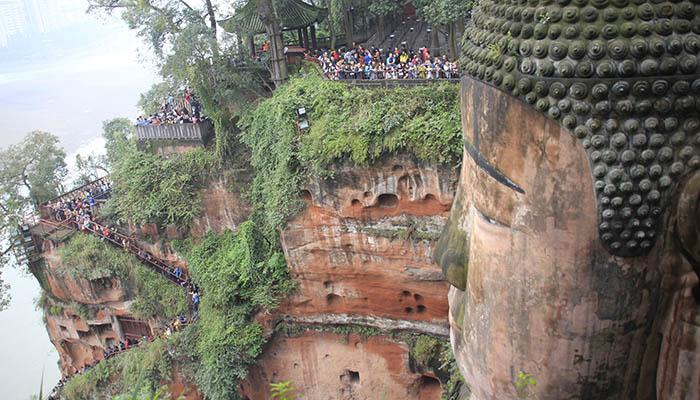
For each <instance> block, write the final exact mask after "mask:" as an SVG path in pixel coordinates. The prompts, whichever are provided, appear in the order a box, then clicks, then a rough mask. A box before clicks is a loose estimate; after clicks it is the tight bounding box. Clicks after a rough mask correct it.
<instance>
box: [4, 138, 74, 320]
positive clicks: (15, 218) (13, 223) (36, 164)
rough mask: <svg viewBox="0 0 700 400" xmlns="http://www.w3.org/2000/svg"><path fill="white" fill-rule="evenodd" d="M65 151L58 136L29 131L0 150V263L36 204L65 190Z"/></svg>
mask: <svg viewBox="0 0 700 400" xmlns="http://www.w3.org/2000/svg"><path fill="white" fill-rule="evenodd" d="M65 157H66V154H65V152H64V151H63V149H62V148H61V146H60V145H59V143H58V138H57V137H56V136H55V135H52V134H50V133H47V132H41V131H34V132H31V133H29V134H28V135H27V136H26V137H25V138H24V140H22V142H20V143H18V144H15V145H12V146H9V147H8V148H6V149H3V150H0V215H1V216H2V218H1V219H0V265H2V266H5V265H7V264H8V263H9V262H10V260H11V258H12V256H13V255H14V254H16V253H13V251H15V250H17V249H16V244H15V243H16V238H17V236H18V233H19V231H18V228H19V226H20V224H21V223H22V222H23V221H24V219H25V218H27V217H28V216H30V215H31V214H32V213H33V212H34V211H35V210H36V209H37V207H38V205H39V204H41V203H43V202H45V201H47V200H50V199H52V198H53V197H56V196H57V195H58V194H60V193H61V192H63V191H64V187H63V181H64V179H65V178H66V176H67V174H68V169H67V168H66V163H65ZM1 273H2V270H0V309H3V308H4V307H6V306H7V304H8V301H9V298H8V293H7V285H6V284H4V282H3V280H2V275H1Z"/></svg>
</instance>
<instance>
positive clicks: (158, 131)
mask: <svg viewBox="0 0 700 400" xmlns="http://www.w3.org/2000/svg"><path fill="white" fill-rule="evenodd" d="M213 134H214V126H213V124H212V123H211V121H209V120H206V121H202V122H199V123H196V124H172V125H137V126H136V138H137V139H138V141H139V142H145V141H151V140H182V141H195V142H201V143H206V142H207V141H208V140H209V139H210V138H211V137H212V136H213Z"/></svg>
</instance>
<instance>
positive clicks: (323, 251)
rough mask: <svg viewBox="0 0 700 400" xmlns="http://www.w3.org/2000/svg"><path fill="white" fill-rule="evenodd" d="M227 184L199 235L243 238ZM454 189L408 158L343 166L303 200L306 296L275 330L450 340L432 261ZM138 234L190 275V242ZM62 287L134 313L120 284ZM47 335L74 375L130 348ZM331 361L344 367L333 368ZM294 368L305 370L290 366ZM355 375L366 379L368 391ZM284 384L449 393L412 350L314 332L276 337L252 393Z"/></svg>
mask: <svg viewBox="0 0 700 400" xmlns="http://www.w3.org/2000/svg"><path fill="white" fill-rule="evenodd" d="M238 178H240V177H237V179H238ZM230 179H233V178H227V179H221V180H218V181H216V182H214V183H212V185H211V186H210V187H209V188H207V189H205V190H203V191H202V202H203V205H202V212H201V216H200V218H198V219H197V220H196V221H195V222H194V223H193V225H192V230H191V234H192V235H193V236H201V235H204V234H205V233H206V232H207V231H210V230H211V231H214V232H222V231H223V230H224V229H235V228H236V227H237V226H238V225H239V224H240V223H241V222H242V221H243V220H245V218H246V217H247V215H248V213H249V211H250V208H249V206H248V205H247V204H246V203H245V202H244V201H243V200H241V196H240V193H238V192H231V191H230V188H231V187H233V186H236V185H233V184H232V181H231V180H230ZM240 179H245V177H243V178H240ZM456 181H457V177H456V171H454V170H450V169H448V168H443V167H441V168H437V167H435V166H431V165H425V164H421V163H418V162H416V160H414V159H413V158H411V157H395V158H385V159H383V160H382V161H381V162H379V163H377V164H376V165H373V166H370V167H366V168H358V167H356V166H350V165H343V166H339V167H338V168H337V169H336V170H335V177H334V179H333V180H313V181H310V182H309V184H308V187H307V189H306V190H305V191H303V192H302V193H303V197H304V200H305V201H306V203H307V207H306V208H305V210H304V211H303V212H302V213H301V214H300V215H298V216H297V217H296V218H294V219H293V221H291V222H290V223H289V225H288V226H287V228H286V229H285V230H284V231H283V232H282V235H281V236H282V245H283V249H284V252H285V255H286V257H287V261H288V263H289V265H290V268H291V270H292V275H293V277H294V278H295V279H296V281H297V282H298V284H299V290H298V291H297V293H296V294H295V295H294V296H293V297H292V298H290V299H288V300H287V301H285V302H284V303H283V304H282V306H281V307H280V309H279V310H278V315H276V316H271V320H274V319H286V320H287V321H291V322H296V323H303V324H316V325H319V324H320V325H364V326H373V327H376V328H380V329H383V330H387V331H389V330H403V331H410V332H417V333H427V334H431V335H436V336H443V337H445V336H446V335H447V334H448V326H447V313H448V304H447V290H448V284H447V282H446V281H445V280H444V278H443V275H442V272H441V270H440V268H439V267H438V266H436V265H435V264H434V263H433V262H432V257H433V252H434V245H435V241H436V240H437V238H438V236H439V234H440V232H441V231H442V229H443V226H444V224H445V222H446V221H447V217H448V214H449V209H450V207H451V203H452V200H453V196H454V187H455V184H456ZM133 231H134V232H136V233H137V236H138V238H139V239H140V240H141V245H142V246H143V247H144V248H146V249H148V250H149V251H151V252H152V253H153V254H155V255H156V256H158V257H161V258H163V259H166V260H168V261H170V262H172V263H174V264H180V265H184V264H183V263H184V260H182V259H180V258H179V257H178V256H177V254H175V252H174V251H173V249H172V248H171V247H170V245H169V243H168V239H173V238H177V237H180V236H181V233H179V232H178V231H177V230H176V229H174V228H173V227H170V228H168V229H166V230H165V231H162V230H159V229H157V227H155V226H152V225H148V226H145V227H141V228H139V229H135V227H134V229H133ZM45 256H46V257H47V259H48V260H49V262H48V264H49V268H48V270H49V271H52V270H54V269H55V268H56V267H55V266H57V265H60V259H58V257H57V255H56V254H55V252H54V251H47V252H45ZM63 279H64V278H61V277H57V276H53V275H52V274H51V273H49V282H50V284H51V292H52V293H54V292H55V294H56V295H57V297H59V298H61V299H64V300H65V301H70V300H75V301H78V302H81V303H82V302H84V303H87V304H99V305H101V306H105V307H107V308H106V310H108V311H105V314H106V315H109V316H110V317H114V318H115V319H116V318H117V317H120V316H122V314H120V313H121V312H122V311H123V310H126V309H128V302H127V301H128V293H127V292H128V288H124V287H123V285H122V284H119V283H117V284H116V286H115V289H114V290H112V291H109V292H105V293H103V292H98V291H96V290H95V288H94V287H93V286H91V285H90V284H89V282H87V283H86V282H70V281H66V282H63ZM76 321H77V320H76ZM61 324H63V325H64V326H65V327H66V330H67V331H68V333H66V332H64V329H63V328H60V326H61ZM49 325H50V328H49V332H50V335H51V337H52V340H54V343H55V344H57V347H60V346H63V348H65V350H62V353H63V356H62V360H65V361H64V365H65V369H64V370H65V371H67V372H69V371H73V370H74V369H77V368H80V367H82V365H84V363H86V362H89V361H91V360H92V359H93V358H98V356H99V357H101V354H102V348H103V347H104V346H105V343H106V341H107V340H108V339H111V338H115V337H118V338H121V337H122V336H121V335H122V333H120V332H119V331H118V329H117V328H116V327H115V328H114V329H112V330H110V331H105V332H104V333H102V334H97V335H96V334H94V332H93V330H87V331H83V332H84V333H82V334H81V333H79V332H80V331H79V329H78V328H75V327H73V325H70V324H69V323H68V321H66V320H65V318H55V319H51V322H50V323H49ZM88 328H89V326H88ZM100 329H106V328H100ZM81 335H82V336H81ZM88 335H90V338H88V337H87V336H88ZM319 354H320V355H321V358H320V359H318V357H317V355H319ZM326 354H329V355H332V356H333V357H337V360H343V363H342V364H340V363H333V365H334V368H327V367H325V366H324V364H323V363H324V362H327V361H328V359H326V358H324V357H325V355H326ZM288 360H296V361H293V362H291V363H287V361H288ZM324 360H325V361H324ZM295 362H296V363H298V365H299V367H294V366H293V365H294V363H295ZM340 366H344V367H343V368H342V370H338V368H340ZM336 367H337V368H336ZM346 370H347V371H354V372H357V373H359V374H360V378H359V379H360V381H359V382H360V383H359V384H358V382H357V381H355V380H354V379H355V378H354V375H352V374H350V375H348V373H346V372H347V371H346ZM274 371H276V374H274V373H273V372H274ZM343 374H345V375H343ZM283 376H285V377H288V378H286V379H290V380H292V382H293V383H294V384H295V385H296V386H297V387H298V388H300V389H302V388H303V390H300V392H301V393H303V394H304V398H305V399H310V400H313V399H319V400H320V399H324V400H325V399H328V398H338V399H354V398H357V399H368V398H378V397H377V396H381V393H382V391H383V390H386V392H387V397H386V398H389V399H391V398H396V399H438V398H439V397H440V394H441V389H440V383H439V381H438V380H437V379H436V378H435V377H428V376H425V377H424V376H422V375H421V374H419V373H416V372H411V368H410V366H409V364H408V349H407V348H406V346H405V345H404V344H402V343H400V342H398V341H397V340H395V339H392V338H391V337H389V336H384V335H380V336H376V337H373V338H370V339H368V340H360V339H359V338H357V337H354V336H353V337H352V338H351V340H350V342H346V339H345V338H344V337H341V336H338V335H333V334H328V333H319V332H316V331H310V332H307V333H304V334H302V335H301V336H300V337H298V338H286V337H282V336H275V337H274V338H273V339H272V341H271V342H270V343H269V344H268V346H267V348H266V350H265V352H264V354H263V356H262V360H261V362H260V364H259V365H258V368H256V369H255V370H254V372H253V374H252V375H251V378H250V379H249V380H248V381H246V382H244V384H243V388H244V392H245V393H248V395H249V397H250V398H251V399H256V400H257V399H264V398H267V396H268V391H269V383H271V382H275V381H278V380H279V379H281V377H283ZM326 384H327V386H326ZM176 386H177V385H176ZM329 396H330V397H329ZM333 396H336V397H333ZM348 396H349V397H348Z"/></svg>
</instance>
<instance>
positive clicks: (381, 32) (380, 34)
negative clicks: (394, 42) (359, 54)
mask: <svg viewBox="0 0 700 400" xmlns="http://www.w3.org/2000/svg"><path fill="white" fill-rule="evenodd" d="M385 29H386V17H385V16H384V15H380V16H379V26H378V27H377V39H378V40H379V41H380V42H382V41H384V38H385V37H386V31H385ZM370 45H374V43H370Z"/></svg>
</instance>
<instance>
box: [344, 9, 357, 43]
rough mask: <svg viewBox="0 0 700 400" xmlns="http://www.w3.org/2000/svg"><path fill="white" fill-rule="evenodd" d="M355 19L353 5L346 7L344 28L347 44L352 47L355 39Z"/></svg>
mask: <svg viewBox="0 0 700 400" xmlns="http://www.w3.org/2000/svg"><path fill="white" fill-rule="evenodd" d="M352 25H353V21H352V11H351V7H348V8H346V9H345V14H343V28H345V45H346V46H347V47H348V48H351V47H352V45H353V42H354V41H355V39H354V38H353V26H352Z"/></svg>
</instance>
